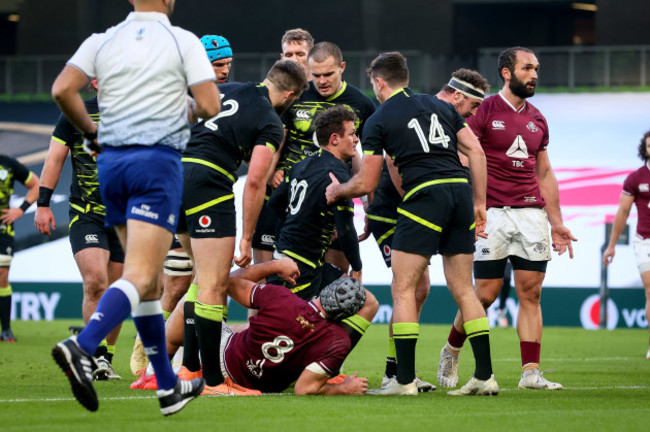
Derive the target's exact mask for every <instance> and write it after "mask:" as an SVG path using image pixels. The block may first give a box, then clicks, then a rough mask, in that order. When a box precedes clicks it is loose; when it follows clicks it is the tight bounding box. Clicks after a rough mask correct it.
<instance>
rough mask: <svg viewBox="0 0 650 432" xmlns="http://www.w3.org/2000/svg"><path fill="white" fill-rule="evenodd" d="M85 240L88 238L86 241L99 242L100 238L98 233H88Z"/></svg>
mask: <svg viewBox="0 0 650 432" xmlns="http://www.w3.org/2000/svg"><path fill="white" fill-rule="evenodd" d="M85 240H86V243H99V239H98V238H97V234H86V237H85Z"/></svg>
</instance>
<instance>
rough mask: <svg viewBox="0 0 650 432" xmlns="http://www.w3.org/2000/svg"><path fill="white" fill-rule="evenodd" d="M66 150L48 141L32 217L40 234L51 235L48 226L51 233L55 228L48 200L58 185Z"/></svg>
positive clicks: (63, 146) (60, 145) (54, 142)
mask: <svg viewBox="0 0 650 432" xmlns="http://www.w3.org/2000/svg"><path fill="white" fill-rule="evenodd" d="M68 150H69V149H68V146H66V145H64V144H61V143H60V142H57V141H55V140H54V139H52V140H50V150H49V151H48V152H47V157H46V158H45V164H44V165H43V170H42V171H41V183H40V187H39V193H38V200H37V203H36V206H37V207H36V214H35V215H34V226H36V229H37V230H38V231H39V232H40V233H42V234H47V235H51V234H52V233H51V231H50V226H51V230H52V231H53V230H54V229H55V228H56V224H55V221H54V214H52V209H50V199H51V197H52V193H53V192H54V189H56V185H57V184H58V183H59V178H60V177H61V170H62V169H63V164H64V163H65V159H66V158H67V157H68Z"/></svg>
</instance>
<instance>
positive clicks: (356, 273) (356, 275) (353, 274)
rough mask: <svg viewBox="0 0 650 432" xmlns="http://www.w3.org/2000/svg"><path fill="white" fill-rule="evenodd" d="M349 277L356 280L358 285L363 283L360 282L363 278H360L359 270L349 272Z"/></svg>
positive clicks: (360, 272)
mask: <svg viewBox="0 0 650 432" xmlns="http://www.w3.org/2000/svg"><path fill="white" fill-rule="evenodd" d="M350 277H351V278H353V279H356V280H358V281H359V283H362V282H363V281H362V280H361V279H362V278H363V276H362V271H361V270H359V271H354V270H350Z"/></svg>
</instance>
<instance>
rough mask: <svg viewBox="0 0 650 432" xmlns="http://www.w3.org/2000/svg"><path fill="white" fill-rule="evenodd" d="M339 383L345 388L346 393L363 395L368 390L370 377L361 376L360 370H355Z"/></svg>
mask: <svg viewBox="0 0 650 432" xmlns="http://www.w3.org/2000/svg"><path fill="white" fill-rule="evenodd" d="M339 385H341V386H343V387H344V388H345V394H351V395H362V394H364V393H365V392H367V391H368V378H365V377H360V376H359V372H355V373H354V375H350V376H348V377H347V378H345V380H344V381H343V382H342V383H341V384H339Z"/></svg>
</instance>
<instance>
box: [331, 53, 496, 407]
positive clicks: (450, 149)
mask: <svg viewBox="0 0 650 432" xmlns="http://www.w3.org/2000/svg"><path fill="white" fill-rule="evenodd" d="M368 76H369V78H370V82H371V84H372V87H373V91H374V92H375V94H376V95H377V99H378V100H379V102H380V103H381V104H382V105H381V106H380V107H379V108H378V109H377V111H376V112H375V114H373V115H372V116H371V117H370V118H369V119H368V121H367V122H366V126H365V128H364V142H363V149H364V158H363V162H362V166H361V171H360V172H359V173H358V174H356V175H355V176H354V177H353V178H352V179H351V180H350V181H349V182H347V183H345V184H338V180H337V179H336V177H334V176H332V180H333V181H332V184H331V185H330V186H328V188H327V192H326V194H327V199H328V202H336V201H338V200H339V199H341V198H352V197H355V196H361V195H364V194H367V193H370V192H372V191H373V190H374V189H375V187H376V186H377V183H378V182H379V177H380V175H381V169H382V165H383V161H384V151H386V153H387V154H388V155H390V157H391V158H392V159H393V160H394V162H395V165H396V166H397V167H398V168H399V173H400V176H401V180H402V181H401V183H402V184H401V185H397V186H399V187H401V188H402V189H403V190H404V191H405V192H406V194H405V195H404V198H403V200H402V203H401V204H400V206H399V208H398V210H397V212H398V217H397V223H396V226H395V234H394V238H393V250H392V268H393V283H392V288H391V291H392V294H393V335H394V339H395V350H396V358H397V379H396V380H395V381H392V383H391V385H389V386H386V387H384V388H382V389H379V390H373V391H371V392H369V393H370V394H376V395H417V394H418V389H417V383H416V379H415V345H416V343H417V339H418V336H419V324H418V317H417V308H416V299H415V293H416V288H417V284H418V281H419V280H420V278H421V276H422V274H423V272H424V270H425V269H426V268H427V266H428V263H429V259H430V258H431V256H432V255H434V254H441V255H442V257H443V266H444V270H445V277H446V279H447V285H448V287H449V290H450V291H451V294H452V296H453V297H454V300H455V301H456V303H457V304H458V305H459V308H460V309H461V310H463V311H466V312H467V314H465V312H463V317H464V318H465V320H466V321H465V328H466V329H467V334H468V335H469V334H471V335H472V337H471V339H470V341H471V344H472V348H473V349H474V356H475V359H476V370H475V372H474V376H472V378H471V379H470V381H469V382H468V383H467V384H466V385H465V386H463V387H462V388H461V389H459V390H456V391H453V392H449V393H448V394H450V395H466V394H467V395H469V394H486V395H490V394H496V393H498V385H497V383H496V380H495V379H494V375H493V374H492V363H491V358H490V342H489V326H488V322H487V317H486V315H485V310H483V307H482V306H481V303H480V302H479V300H478V298H477V297H476V294H475V293H474V290H473V286H472V256H473V252H474V242H475V234H478V235H482V236H484V235H485V234H484V232H483V231H484V228H485V223H486V219H485V188H486V166H485V155H484V153H483V150H482V149H481V147H480V145H479V143H478V140H477V139H476V137H475V136H474V134H473V133H472V132H471V130H470V129H469V128H468V127H467V125H466V123H465V122H464V120H463V118H462V117H461V116H460V115H459V114H458V112H457V111H456V110H455V109H454V107H453V106H452V105H451V104H449V103H446V102H443V101H441V100H440V99H437V98H435V97H434V96H430V95H421V94H415V93H413V92H412V91H411V90H410V89H408V87H407V86H408V67H407V64H406V58H404V56H403V55H402V54H400V53H398V52H391V53H384V54H381V55H379V56H378V57H377V58H375V59H374V60H373V61H372V63H371V64H370V67H369V68H368ZM458 150H460V151H461V152H462V153H464V154H466V155H467V156H468V157H469V161H470V167H471V171H470V174H471V177H472V186H470V185H469V184H468V179H467V175H466V173H465V170H464V169H463V167H462V165H461V163H460V160H459V158H458V153H457V152H458ZM472 190H473V191H474V193H473V197H472ZM472 198H473V199H472Z"/></svg>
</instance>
